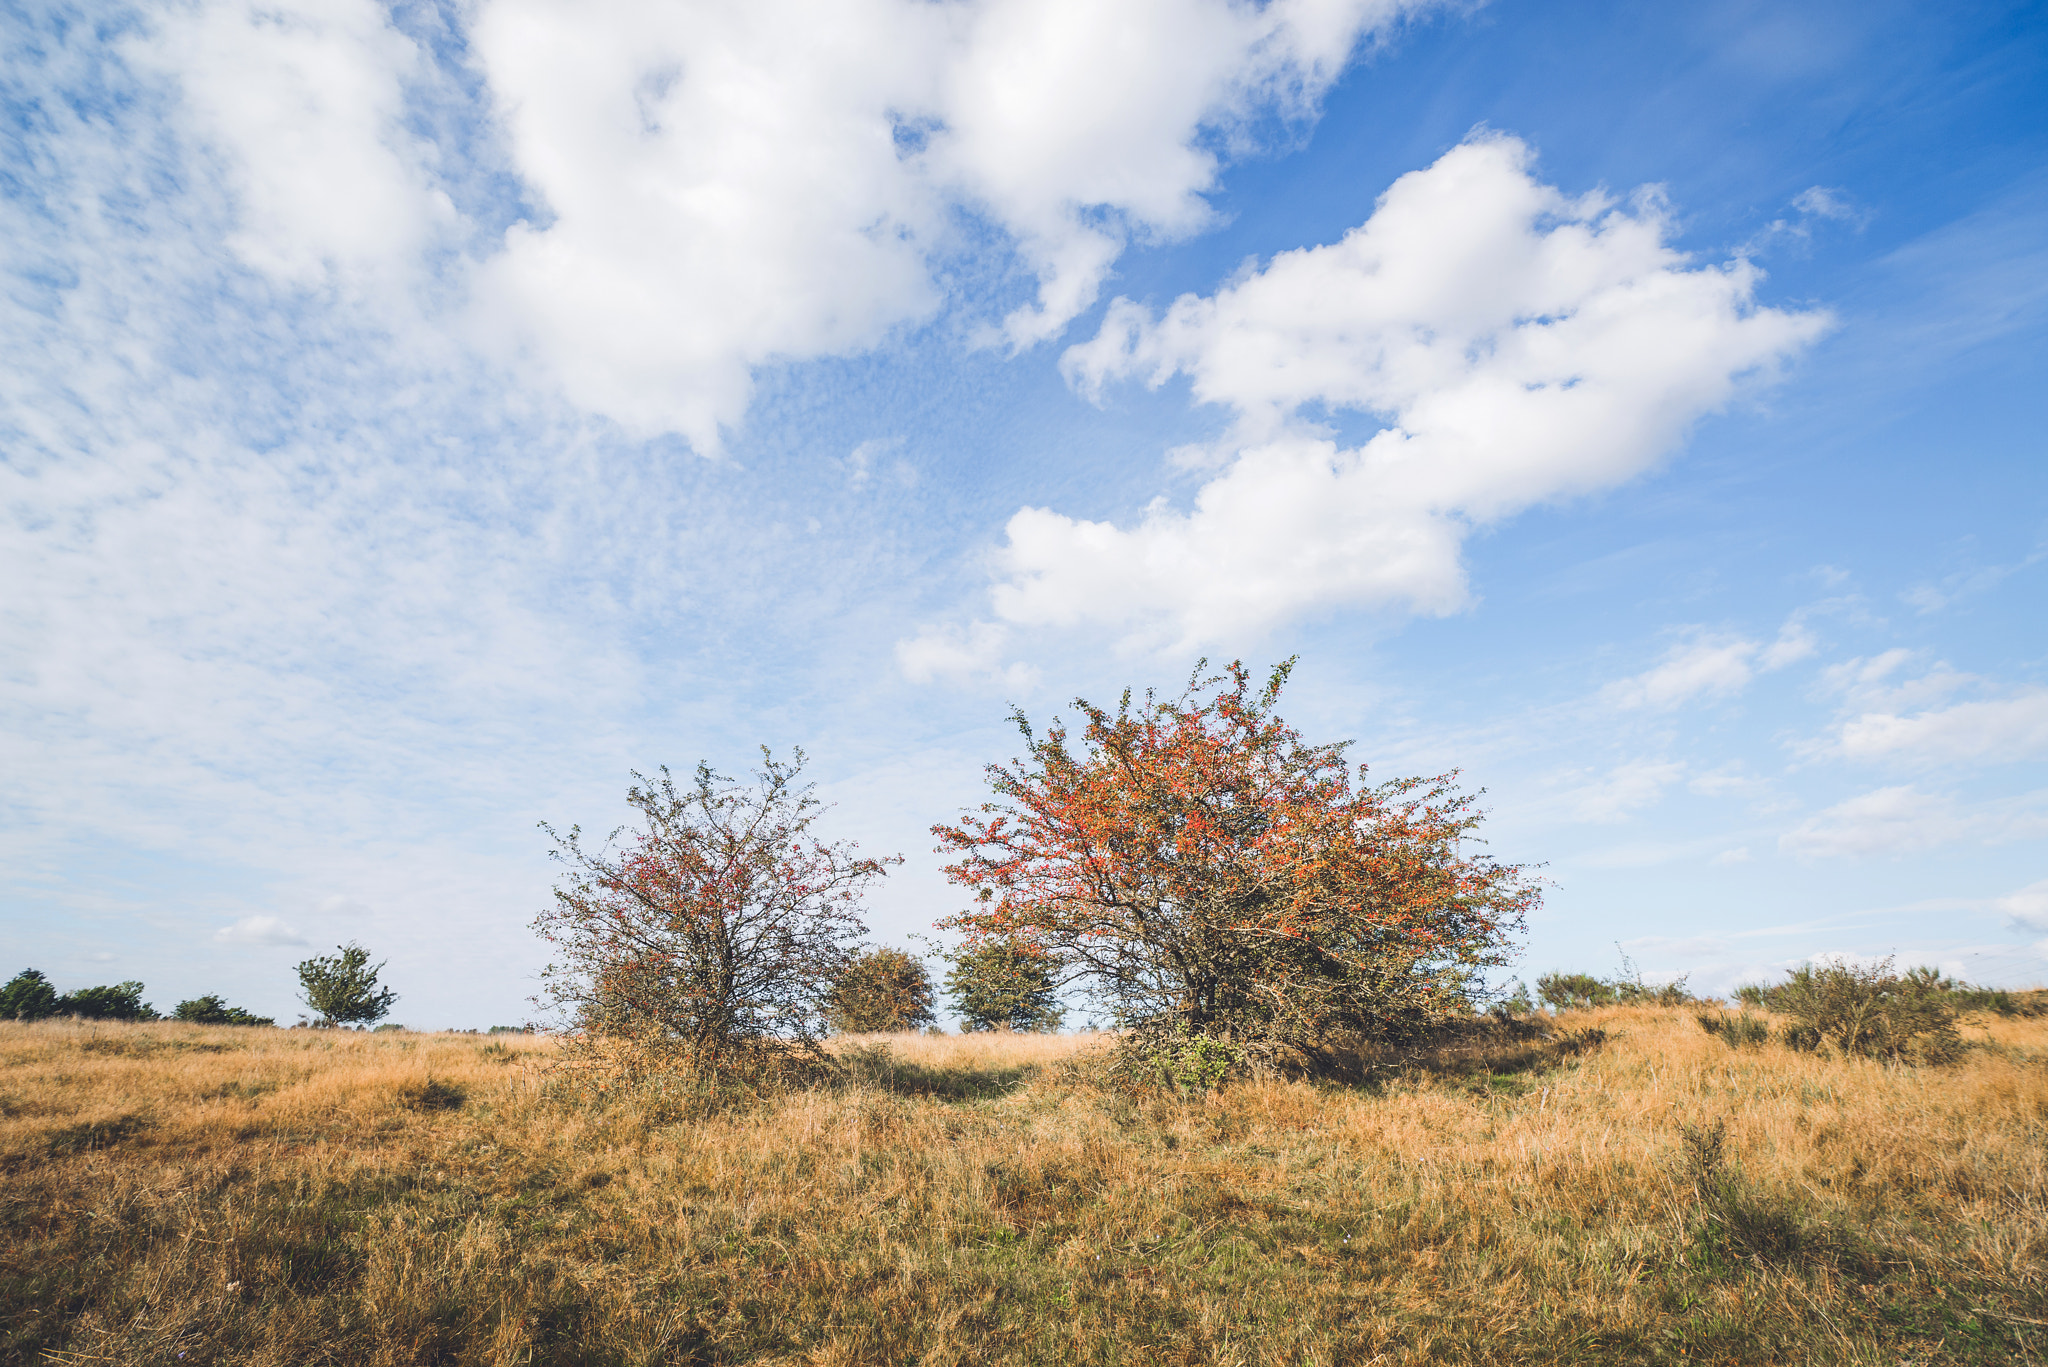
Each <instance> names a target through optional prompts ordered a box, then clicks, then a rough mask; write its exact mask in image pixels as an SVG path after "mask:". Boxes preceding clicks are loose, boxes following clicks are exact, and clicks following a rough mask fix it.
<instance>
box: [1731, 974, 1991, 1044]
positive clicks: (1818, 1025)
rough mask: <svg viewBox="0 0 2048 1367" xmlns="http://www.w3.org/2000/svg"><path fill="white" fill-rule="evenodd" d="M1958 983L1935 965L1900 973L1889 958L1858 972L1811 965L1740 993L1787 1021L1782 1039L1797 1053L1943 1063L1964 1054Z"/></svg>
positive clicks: (1745, 998) (1743, 998)
mask: <svg viewBox="0 0 2048 1367" xmlns="http://www.w3.org/2000/svg"><path fill="white" fill-rule="evenodd" d="M1957 986H1958V985H1957V984H1956V983H1955V982H1953V981H1952V980H1949V979H1945V978H1943V977H1942V976H1941V974H1940V973H1939V972H1938V971H1937V970H1935V969H1932V968H1913V969H1908V970H1906V972H1904V973H1899V972H1896V971H1895V970H1894V968H1893V961H1892V960H1891V959H1890V958H1886V959H1882V960H1880V961H1878V962H1877V963H1874V964H1868V965H1864V966H1861V967H1859V966H1857V965H1854V964H1849V963H1845V962H1837V963H1825V964H1806V965H1803V966H1802V967H1799V968H1796V969H1794V970H1793V971H1792V973H1791V975H1790V976H1789V977H1787V978H1786V979H1785V981H1784V982H1782V983H1779V984H1777V985H1776V986H1773V987H1750V988H1744V989H1742V990H1741V991H1740V992H1739V994H1738V995H1739V996H1741V998H1742V1000H1744V1001H1746V1002H1751V1003H1753V1004H1755V1005H1759V1006H1763V1007H1767V1008H1768V1009H1770V1010H1772V1011H1776V1012H1778V1013H1780V1014H1782V1015H1786V1016H1790V1017H1791V1018H1792V1024H1791V1025H1790V1026H1788V1027H1787V1028H1786V1029H1785V1031H1784V1034H1783V1039H1784V1042H1785V1043H1786V1044H1788V1045H1791V1046H1792V1047H1794V1048H1817V1047H1819V1046H1820V1045H1822V1044H1827V1045H1830V1046H1832V1047H1833V1048H1835V1049H1836V1050H1839V1051H1840V1052H1841V1053H1843V1054H1845V1055H1855V1056H1858V1057H1862V1058H1885V1059H1910V1060H1912V1061H1916V1062H1923V1063H1942V1062H1946V1061H1948V1060H1950V1059H1952V1058H1954V1057H1955V1056H1956V1055H1957V1054H1958V1053H1959V1052H1960V1051H1961V1049H1962V1039H1961V1037H1960V1036H1959V1035H1958V1034H1957V1033H1956V997H1957V995H1958V994H1957V990H1956V989H1957Z"/></svg>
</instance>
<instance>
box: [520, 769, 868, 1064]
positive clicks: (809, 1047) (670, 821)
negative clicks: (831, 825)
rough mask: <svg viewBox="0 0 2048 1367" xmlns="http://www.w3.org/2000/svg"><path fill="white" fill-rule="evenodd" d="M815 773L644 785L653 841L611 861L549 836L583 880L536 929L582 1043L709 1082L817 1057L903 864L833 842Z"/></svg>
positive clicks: (627, 846)
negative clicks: (855, 949)
mask: <svg viewBox="0 0 2048 1367" xmlns="http://www.w3.org/2000/svg"><path fill="white" fill-rule="evenodd" d="M803 764H804V754H803V752H802V751H801V750H799V751H797V752H796V753H795V756H794V758H793V759H792V760H791V761H790V762H787V763H784V762H781V761H778V760H776V759H775V757H774V756H773V755H772V754H770V753H769V752H768V751H767V750H766V749H765V748H764V749H763V750H762V765H761V768H760V769H758V770H756V771H755V773H754V775H753V778H754V781H753V782H752V783H751V784H744V783H737V782H734V781H733V780H731V779H728V778H726V777H724V776H722V775H720V774H718V773H715V772H714V771H713V770H712V769H711V768H710V766H708V765H704V764H700V765H698V766H697V772H696V775H695V778H694V780H693V781H692V782H690V783H687V784H678V783H676V782H675V781H674V780H673V779H672V778H671V777H670V776H669V773H668V771H667V770H666V769H663V770H661V771H660V772H659V776H658V777H657V778H653V779H649V778H647V777H644V776H642V775H639V774H635V775H634V780H635V782H634V784H633V786H632V788H631V789H630V790H629V791H628V792H627V795H626V798H627V801H628V802H629V803H630V804H631V805H632V806H633V808H634V809H635V810H636V811H637V812H638V813H639V816H640V828H639V829H638V830H636V831H634V832H632V833H631V834H630V835H627V836H626V838H625V839H624V841H623V842H621V840H620V837H621V835H622V834H624V833H625V832H624V828H621V829H620V830H617V831H614V832H612V835H611V837H610V839H608V840H607V841H606V842H605V844H604V845H603V846H602V847H601V848H596V849H593V848H590V847H589V846H586V845H585V844H584V843H583V839H582V833H581V831H580V830H579V829H578V828H576V827H571V828H570V829H569V831H568V832H567V833H566V834H562V833H558V832H556V831H555V830H554V829H553V828H552V827H547V826H543V828H542V829H544V830H546V831H547V832H548V834H549V835H550V836H552V837H554V840H555V850H554V857H555V858H556V859H558V860H559V861H561V862H562V863H563V864H565V865H566V866H567V869H568V876H567V877H566V879H565V880H564V881H563V882H562V883H561V884H560V885H559V886H557V888H556V890H555V902H554V905H553V906H552V907H551V908H549V909H548V910H547V911H545V912H543V913H542V914H541V915H540V916H539V917H538V918H537V919H536V922H535V928H536V929H537V930H539V931H540V933H541V935H542V936H543V937H544V938H546V939H547V940H548V941H549V942H550V943H551V944H553V945H554V946H555V948H556V950H557V951H558V952H559V953H560V955H561V959H560V960H559V961H558V962H557V963H555V964H553V965H551V966H550V968H549V969H548V976H547V984H548V986H547V989H546V995H547V997H548V999H549V1000H551V1001H552V1003H553V1004H554V1005H555V1006H557V1007H558V1008H561V1009H563V1010H564V1011H566V1013H567V1014H568V1016H569V1018H570V1023H571V1025H572V1026H573V1027H574V1028H575V1029H576V1030H577V1031H578V1032H579V1033H580V1034H582V1035H583V1036H586V1037H611V1038H615V1039H629V1040H633V1041H636V1042H637V1043H638V1045H639V1046H640V1047H643V1048H645V1049H655V1050H659V1051H660V1052H661V1053H662V1054H663V1055H664V1056H665V1058H666V1059H667V1060H668V1062H669V1063H671V1064H674V1065H677V1066H680V1067H682V1068H684V1069H687V1070H691V1071H698V1072H705V1071H723V1070H725V1069H727V1068H728V1067H730V1066H732V1065H735V1064H741V1065H746V1064H749V1063H751V1062H761V1061H765V1060H766V1059H768V1058H769V1057H771V1056H778V1055H782V1054H785V1053H787V1052H788V1051H790V1050H796V1051H798V1052H803V1053H810V1052H813V1051H814V1050H815V1048H816V1043H817V1040H818V1039H819V1037H820V1036H821V1035H822V1033H823V1031H824V1029H825V1028H826V1012H827V998H828V995H829V994H830V992H831V989H832V986H833V984H834V983H835V982H837V981H839V979H840V978H841V976H842V975H843V974H844V973H845V971H846V969H847V967H848V965H849V964H850V963H851V961H852V954H851V951H850V948H849V946H850V945H851V943H852V942H853V941H855V940H858V939H859V938H860V937H861V936H862V935H863V934H865V933H866V927H865V926H864V925H863V924H862V922H861V919H860V915H859V911H860V906H861V899H862V897H863V895H864V893H865V890H866V888H867V886H868V885H869V884H870V883H871V882H873V881H874V880H875V879H877V878H880V877H882V876H883V875H884V874H885V873H886V872H887V870H888V866H889V865H890V864H894V863H900V862H901V860H900V858H895V857H892V858H880V859H876V858H866V857H863V856H861V855H859V854H858V853H857V852H856V850H855V848H854V847H853V846H852V845H850V844H831V843H827V842H825V841H823V840H820V839H818V838H817V837H816V836H815V835H814V834H813V827H814V826H815V825H816V823H817V821H818V819H819V817H820V816H821V815H822V814H823V812H824V806H823V804H822V803H820V802H819V801H818V800H817V798H816V797H815V796H814V795H813V791H812V789H811V787H810V786H809V785H805V784H800V783H799V782H798V779H799V776H800V774H801V772H802V767H803Z"/></svg>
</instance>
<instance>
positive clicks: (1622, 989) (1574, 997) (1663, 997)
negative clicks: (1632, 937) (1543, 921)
mask: <svg viewBox="0 0 2048 1367" xmlns="http://www.w3.org/2000/svg"><path fill="white" fill-rule="evenodd" d="M1685 984H1686V978H1685V976H1684V975H1681V976H1679V977H1677V978H1675V979H1673V980H1672V981H1670V982H1668V983H1663V984H1660V985H1657V986H1654V987H1653V986H1651V985H1650V984H1649V983H1646V982H1644V981H1643V975H1642V973H1641V972H1639V971H1638V970H1637V968H1636V965H1635V960H1633V959H1631V958H1629V957H1628V955H1626V954H1624V955H1622V956H1621V972H1620V973H1619V974H1618V975H1616V976H1615V977H1612V978H1596V977H1594V976H1593V975H1592V974H1590V973H1546V974H1544V975H1543V976H1542V977H1540V978H1538V979H1537V980H1536V995H1537V996H1538V997H1539V998H1541V999H1542V1000H1543V1002H1544V1004H1545V1005H1547V1006H1550V1007H1551V1008H1553V1009H1554V1010H1558V1011H1580V1010H1586V1009H1588V1008H1591V1007H1595V1006H1684V1005H1686V1004H1687V1003H1689V1002H1694V1001H1697V1000H1699V999H1698V998H1697V997H1695V996H1693V995H1692V993H1691V992H1689V991H1687V990H1686V985H1685Z"/></svg>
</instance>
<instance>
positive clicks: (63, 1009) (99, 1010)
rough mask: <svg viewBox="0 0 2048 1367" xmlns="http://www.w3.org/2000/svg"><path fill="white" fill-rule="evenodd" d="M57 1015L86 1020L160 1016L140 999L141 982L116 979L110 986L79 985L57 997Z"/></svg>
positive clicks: (126, 1019) (133, 1019) (138, 1018)
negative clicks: (77, 987)
mask: <svg viewBox="0 0 2048 1367" xmlns="http://www.w3.org/2000/svg"><path fill="white" fill-rule="evenodd" d="M57 1014H58V1015H60V1016H84V1017H85V1018H86V1019H87V1020H111V1021H153V1020H162V1019H163V1017H162V1016H160V1015H158V1014H157V1011H156V1008H155V1007H153V1006H151V1005H150V1004H149V1003H147V1002H145V1001H143V1000H142V984H141V983H138V982H132V981H131V982H125V983H117V984H116V985H114V986H113V987H81V988H79V989H78V990H77V991H76V992H67V993H65V994H64V995H63V996H62V997H61V998H59V999H58V1001H57Z"/></svg>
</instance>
